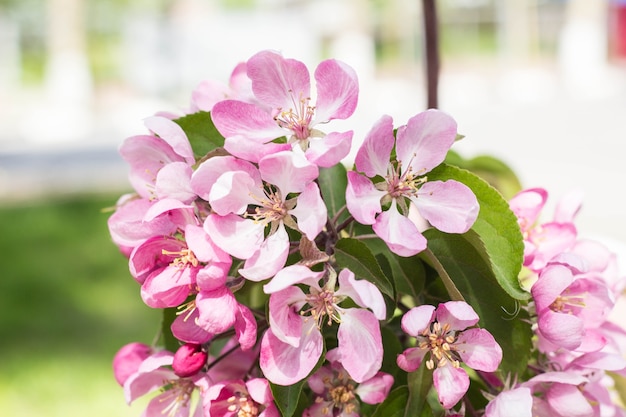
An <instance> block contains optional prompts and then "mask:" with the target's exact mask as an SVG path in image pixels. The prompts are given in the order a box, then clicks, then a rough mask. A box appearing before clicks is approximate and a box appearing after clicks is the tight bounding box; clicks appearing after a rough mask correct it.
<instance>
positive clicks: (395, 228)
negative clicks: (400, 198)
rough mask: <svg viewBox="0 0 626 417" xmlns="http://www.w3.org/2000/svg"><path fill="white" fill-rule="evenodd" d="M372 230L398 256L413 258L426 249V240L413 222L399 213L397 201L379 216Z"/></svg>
mask: <svg viewBox="0 0 626 417" xmlns="http://www.w3.org/2000/svg"><path fill="white" fill-rule="evenodd" d="M372 229H373V230H374V233H376V234H377V235H378V237H380V238H381V239H382V240H383V241H385V243H386V244H387V246H388V247H389V249H390V250H391V251H392V252H393V253H395V254H396V255H399V256H413V255H416V254H418V253H420V252H421V251H423V250H424V249H426V239H425V238H424V236H423V235H422V234H421V233H420V232H419V230H417V227H416V226H415V224H414V223H413V222H412V221H411V220H409V219H408V218H407V217H405V216H403V215H402V214H400V212H398V209H397V207H396V200H393V201H392V203H391V207H389V210H387V211H383V212H382V213H381V214H379V215H378V217H377V218H376V223H374V224H373V225H372Z"/></svg>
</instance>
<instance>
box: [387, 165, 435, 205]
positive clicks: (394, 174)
mask: <svg viewBox="0 0 626 417" xmlns="http://www.w3.org/2000/svg"><path fill="white" fill-rule="evenodd" d="M400 168H401V164H399V163H398V165H397V166H394V165H389V168H388V169H387V171H388V172H387V181H386V184H385V185H386V189H385V191H387V194H388V195H389V196H391V197H392V198H399V197H413V196H417V192H418V190H419V188H420V187H421V185H422V184H424V183H425V182H426V181H427V179H426V177H421V176H419V175H417V174H416V173H414V172H413V170H412V169H411V167H409V169H408V170H407V172H405V173H404V174H401V173H400ZM385 185H383V186H385Z"/></svg>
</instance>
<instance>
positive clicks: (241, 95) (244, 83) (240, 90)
mask: <svg viewBox="0 0 626 417" xmlns="http://www.w3.org/2000/svg"><path fill="white" fill-rule="evenodd" d="M226 99H237V100H241V101H245V102H254V96H253V94H252V82H251V81H250V79H249V78H248V75H247V74H246V64H245V62H242V63H240V64H237V65H236V66H235V68H234V69H233V71H232V73H231V74H230V79H229V81H228V85H226V84H224V83H222V82H218V81H214V80H203V81H201V82H200V84H198V86H197V87H196V88H195V89H194V90H193V92H192V93H191V106H190V113H195V112H197V111H208V112H210V111H211V110H213V106H214V105H215V104H216V103H218V102H220V101H222V100H226Z"/></svg>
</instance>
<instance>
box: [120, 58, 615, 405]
mask: <svg viewBox="0 0 626 417" xmlns="http://www.w3.org/2000/svg"><path fill="white" fill-rule="evenodd" d="M313 76H314V80H315V87H316V88H315V96H314V97H312V92H311V78H310V77H311V75H310V73H309V70H308V69H307V67H306V66H305V65H304V64H303V63H301V62H299V61H297V60H293V59H286V58H284V57H283V56H282V55H281V54H280V53H277V52H273V51H262V52H259V53H257V54H256V55H254V56H253V57H251V58H250V59H248V60H247V61H246V62H244V63H241V64H239V65H237V66H236V67H235V69H234V70H233V73H232V76H231V79H230V82H229V84H228V85H225V84H221V83H218V82H215V81H205V82H202V83H201V84H200V85H199V86H198V88H197V89H196V90H195V91H194V92H193V95H192V100H191V105H190V107H189V111H188V112H187V113H186V114H183V115H180V116H176V115H171V114H164V113H160V114H158V115H155V116H152V117H149V118H147V119H146V120H145V126H146V128H147V132H146V133H145V134H142V135H137V136H133V137H130V138H127V139H126V140H125V141H124V142H123V144H122V145H121V147H120V154H121V155H122V157H123V158H124V160H125V161H126V162H127V163H128V164H129V166H130V173H129V177H130V183H131V184H132V186H133V188H134V193H133V194H128V195H125V196H123V197H122V198H120V200H119V201H118V204H117V207H116V210H115V213H113V214H112V215H111V217H110V218H109V222H108V225H109V230H110V234H111V237H112V240H113V242H114V243H115V244H116V245H117V246H118V247H119V249H120V251H121V253H122V254H123V255H124V256H125V257H126V258H127V259H128V264H129V270H130V274H131V275H132V277H133V278H134V279H135V280H136V281H137V283H138V285H139V286H140V287H141V289H140V294H141V298H142V299H143V301H144V302H145V304H146V305H148V306H149V307H152V308H155V309H162V310H163V311H164V315H163V325H162V331H161V335H160V338H159V340H158V342H155V344H154V345H150V346H149V345H145V344H143V343H139V342H133V343H130V344H128V345H126V346H124V347H123V348H122V349H120V351H119V352H118V354H117V355H116V356H115V358H114V361H113V368H114V374H115V378H116V380H117V382H118V383H119V384H120V385H121V386H123V389H124V393H125V396H126V400H127V402H128V403H131V402H133V401H134V400H135V399H136V398H138V397H141V396H144V395H151V399H150V400H149V403H148V406H147V409H146V411H145V413H144V415H145V416H152V417H154V416H164V415H166V416H177V417H183V416H189V415H193V416H195V417H200V416H239V417H243V416H245V417H253V416H268V417H269V416H281V415H282V416H287V417H290V416H292V415H296V414H297V413H300V414H301V415H303V416H317V417H331V416H332V417H337V416H345V417H348V416H349V417H355V416H368V415H372V414H373V413H376V414H377V415H387V414H394V413H399V412H402V413H403V414H407V415H409V414H410V415H423V414H422V412H423V411H425V410H427V409H430V410H431V413H432V415H443V414H445V415H482V414H483V413H485V415H491V416H505V415H507V416H511V415H520V416H521V415H524V416H526V415H528V416H530V415H531V414H530V413H531V412H532V413H533V414H532V415H537V414H538V415H559V416H561V415H563V416H565V415H581V416H583V415H584V416H587V415H589V416H592V415H593V416H596V415H600V414H598V413H599V411H598V410H599V409H600V408H602V413H603V414H602V415H603V416H604V415H622V414H617V413H618V411H615V412H614V413H613V414H607V412H606V410H609V409H610V410H618V409H617V408H616V407H615V406H614V404H615V402H614V401H612V400H611V399H610V398H611V397H610V395H611V393H612V392H611V391H610V390H609V388H608V385H607V378H608V377H607V374H606V371H613V372H618V373H619V372H624V368H626V362H624V359H623V358H622V356H621V352H624V346H623V345H622V342H623V341H624V340H626V339H624V338H623V337H622V336H623V335H626V333H625V332H624V330H622V329H621V327H619V326H618V325H617V324H611V322H610V321H608V319H609V313H610V311H611V309H612V308H613V306H614V305H615V302H616V300H617V298H618V297H619V295H620V293H621V291H622V280H621V279H620V276H619V275H618V272H617V270H616V268H615V263H614V259H613V258H612V257H611V256H612V255H611V254H609V253H608V251H606V250H604V249H603V248H602V247H601V246H599V245H598V244H593V243H591V242H587V241H581V240H578V239H577V234H576V229H575V227H574V226H573V223H572V221H573V216H574V214H575V212H576V211H577V209H578V206H568V207H562V208H561V209H560V210H559V213H558V214H557V218H556V219H555V221H554V222H552V223H549V224H543V225H541V226H538V225H537V222H536V218H537V216H538V213H539V211H540V209H541V206H542V205H543V203H544V202H545V197H546V194H545V192H544V191H543V190H528V191H525V192H522V193H520V194H519V195H518V196H516V197H515V198H514V199H513V200H512V201H511V202H510V206H509V203H508V202H507V201H506V199H505V198H504V197H503V196H502V195H501V194H500V193H499V192H498V191H497V190H496V189H495V188H493V187H491V186H490V185H489V184H488V183H487V182H485V181H484V180H483V179H482V178H480V177H479V176H478V175H476V174H474V173H472V172H471V171H468V170H466V169H462V168H461V167H459V166H457V165H452V164H451V163H449V160H448V158H449V156H450V154H451V152H450V148H451V146H452V145H453V144H454V142H455V141H456V140H458V139H459V137H460V136H459V135H458V134H457V126H456V122H455V121H454V119H453V118H452V117H451V116H449V115H448V114H446V113H444V112H442V111H439V110H435V109H430V110H427V111H424V112H421V113H418V114H416V115H415V116H413V117H411V118H410V119H409V120H408V121H407V122H406V124H403V125H400V126H397V127H394V124H393V120H392V118H391V117H390V116H386V115H385V116H382V117H381V118H380V119H379V120H378V121H376V122H375V123H374V125H373V127H372V129H371V130H370V131H369V133H368V134H367V135H365V137H364V138H358V139H359V140H360V142H361V144H360V147H359V149H358V152H357V153H356V159H355V161H354V166H353V167H352V169H349V167H347V165H345V162H344V159H345V158H346V156H347V155H348V154H349V152H350V149H351V147H352V140H353V136H354V133H353V132H352V131H323V130H321V128H322V126H326V124H327V123H328V126H332V121H333V120H336V119H347V118H349V117H350V116H351V115H352V114H353V112H354V111H355V109H356V106H357V100H358V93H359V87H358V80H357V76H356V74H355V72H354V71H353V70H352V69H351V68H350V67H349V66H348V65H346V64H345V63H342V62H339V61H337V60H333V59H329V60H326V61H323V62H322V63H320V64H319V65H318V66H317V68H316V69H315V72H314V75H313ZM518 219H519V221H518ZM522 266H524V267H525V269H524V271H528V274H532V276H533V277H534V278H529V277H526V279H525V280H523V281H520V280H519V278H521V277H523V274H521V273H520V271H521V270H522ZM528 274H527V275H528ZM530 282H533V283H532V286H531V284H530ZM524 285H526V287H525V286H524ZM511 303H513V304H515V305H518V306H520V309H519V310H520V312H519V315H520V316H519V317H513V318H510V317H503V316H504V315H503V313H502V308H503V306H505V305H507V306H508V305H510V304H511ZM511 322H514V323H515V324H514V325H513V326H511V325H510V323H511ZM472 388H473V389H472ZM431 397H432V398H434V399H436V400H435V401H431V400H429V398H431ZM570 397H571V398H572V401H573V400H574V399H575V400H576V401H577V403H576V405H572V403H569V401H570V400H569V399H568V398H570ZM513 403H515V404H518V403H519V404H520V406H519V407H515V410H527V413H526V411H516V412H518V414H512V412H509V411H507V410H509V409H510V407H511V404H513ZM583 404H584V405H585V407H586V408H583ZM567 407H570V408H572V407H576V412H578V414H571V413H570V414H568V412H567V410H568V408H567ZM401 410H404V411H401ZM531 410H532V411H531ZM583 410H591V411H590V412H591V414H589V413H586V411H583ZM524 413H526V414H524Z"/></svg>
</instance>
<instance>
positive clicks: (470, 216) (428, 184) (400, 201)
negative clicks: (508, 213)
mask: <svg viewBox="0 0 626 417" xmlns="http://www.w3.org/2000/svg"><path fill="white" fill-rule="evenodd" d="M455 138H456V122H455V121H454V120H453V119H452V118H451V117H450V116H448V115H447V114H445V113H443V112H440V111H437V110H428V111H426V112H422V113H419V114H417V115H416V116H414V117H412V118H411V119H409V121H408V123H407V124H406V125H405V126H401V127H399V128H398V131H397V134H396V138H394V133H393V121H392V119H391V117H389V116H383V117H382V118H381V119H380V120H379V121H378V122H377V123H376V125H374V127H373V128H372V130H371V131H370V132H369V134H368V135H367V137H366V138H365V141H364V142H363V144H362V145H361V148H360V149H359V151H358V153H357V156H356V160H355V163H356V169H357V171H359V172H361V173H362V174H361V173H358V172H354V171H350V172H348V187H347V189H346V203H347V207H348V210H349V211H350V214H352V216H353V217H354V218H355V220H356V221H358V222H359V223H362V224H367V225H372V229H373V230H374V232H375V233H376V234H377V235H378V236H379V237H380V238H381V239H382V240H384V241H385V243H386V244H387V246H388V247H389V249H390V250H391V251H392V252H394V253H396V254H398V255H400V256H412V255H415V254H417V253H419V252H421V251H422V250H424V249H425V248H426V239H425V238H424V236H423V235H422V234H421V233H420V231H419V230H418V227H417V226H416V224H415V223H413V221H412V220H411V219H409V217H408V215H409V209H410V206H411V205H414V206H415V207H416V208H417V211H418V212H419V215H420V216H421V217H423V218H424V219H426V220H427V221H428V222H429V223H430V224H431V225H432V226H434V227H435V228H437V229H439V230H441V231H443V232H447V233H464V232H466V231H467V230H469V228H470V227H471V226H472V224H473V223H474V221H475V220H476V217H477V216H478V209H479V206H478V201H477V200H476V196H475V195H474V193H473V192H472V191H471V190H470V189H469V188H468V187H467V186H465V185H464V184H461V183H460V182H458V181H455V180H448V181H428V180H427V177H426V174H427V173H428V172H429V171H431V170H432V169H433V168H435V167H436V166H437V165H439V164H440V163H441V162H443V160H444V158H445V156H446V153H447V152H448V149H449V148H450V146H452V144H453V143H454V140H455ZM394 145H395V148H396V155H397V159H396V160H395V161H393V160H392V161H390V157H391V152H392V150H393V148H394ZM375 177H382V178H383V181H382V182H377V183H374V182H373V178H375ZM386 206H388V209H386V210H384V209H383V208H384V207H386Z"/></svg>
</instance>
